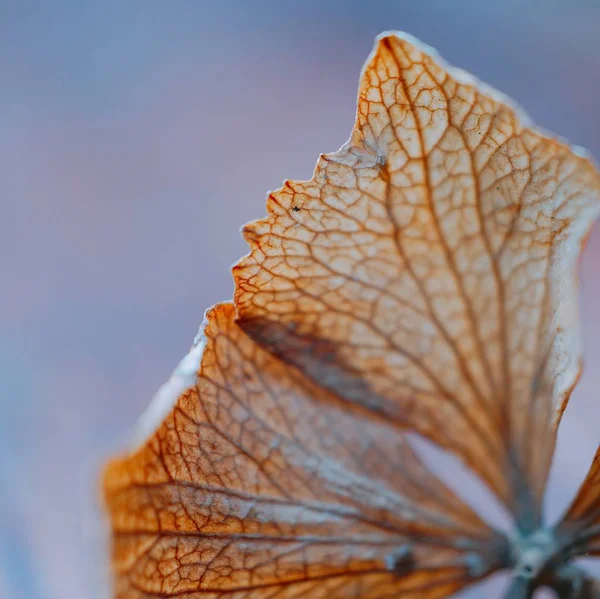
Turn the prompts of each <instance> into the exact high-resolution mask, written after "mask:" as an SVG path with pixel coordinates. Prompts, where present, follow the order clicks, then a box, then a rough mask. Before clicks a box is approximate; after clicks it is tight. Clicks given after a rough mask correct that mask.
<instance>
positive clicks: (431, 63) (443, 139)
mask: <svg viewBox="0 0 600 599" xmlns="http://www.w3.org/2000/svg"><path fill="white" fill-rule="evenodd" d="M599 198H600V179H599V176H598V173H597V172H596V171H595V170H594V168H593V167H592V166H591V164H590V163H589V162H588V160H586V159H585V158H583V157H582V156H580V155H579V154H577V153H576V152H574V151H573V150H571V149H570V148H569V147H568V146H566V145H565V144H563V143H561V142H559V141H557V140H555V139H552V138H550V137H547V136H546V135H545V134H544V133H542V132H540V131H539V130H537V129H535V128H533V127H531V126H529V125H528V123H527V122H526V119H525V118H524V117H523V115H522V114H521V113H519V112H518V110H517V109H515V108H514V107H513V106H511V105H510V103H509V102H508V101H507V100H506V99H505V98H503V97H500V96H499V94H498V93H497V92H493V91H491V90H489V89H487V88H485V87H484V86H481V85H478V84H476V83H475V82H474V81H473V79H471V78H470V77H468V76H466V75H465V74H464V73H463V72H462V71H458V70H456V69H451V68H449V67H447V66H446V65H444V64H443V63H442V62H441V61H440V60H439V59H438V58H434V57H433V56H432V55H431V52H429V50H427V49H423V47H422V46H419V45H417V44H416V43H415V42H414V41H413V40H411V39H410V38H408V37H406V36H404V35H402V34H400V35H396V34H392V35H384V36H383V37H381V38H380V39H379V41H378V43H377V46H376V48H375V50H374V52H373V54H372V56H371V57H370V59H369V61H368V62H367V64H366V66H365V69H364V71H363V75H362V79H361V84H360V90H359V100H358V114H357V119H356V124H355V126H354V129H353V131H352V135H351V137H350V140H349V141H348V142H347V143H346V144H345V145H344V146H343V147H342V148H341V149H340V150H339V151H338V152H336V153H334V154H325V155H322V156H321V158H320V159H319V162H318V163H317V167H316V169H315V173H314V176H313V178H312V179H311V180H310V181H305V182H298V181H286V182H285V183H284V186H283V187H282V188H281V189H279V190H278V191H276V192H274V193H272V194H271V195H270V196H269V199H268V202H267V208H268V212H269V214H268V217H267V218H266V219H265V220H261V221H256V222H253V223H250V224H249V225H247V226H246V227H245V228H244V234H245V237H246V239H247V240H248V242H249V244H250V247H251V253H250V255H249V256H247V257H246V258H245V259H243V260H242V261H241V262H240V263H239V264H238V265H237V266H236V267H235V269H234V276H235V279H236V285H237V288H236V293H235V301H236V306H237V308H238V311H239V316H240V324H241V325H242V326H243V327H244V329H245V330H246V331H247V332H248V333H249V334H250V335H252V336H253V337H254V338H255V339H257V340H258V341H259V342H260V343H261V344H263V345H265V346H268V347H269V348H270V349H271V351H273V352H275V353H276V354H277V355H278V356H280V357H282V358H283V359H285V360H287V361H288V362H290V363H292V364H295V365H297V366H299V367H301V368H302V369H303V370H304V371H306V372H307V373H309V375H310V376H311V377H312V378H313V379H314V380H316V381H318V382H319V383H321V384H322V385H325V386H327V387H328V388H330V389H333V390H334V391H335V392H336V393H338V394H340V395H342V396H344V397H345V398H347V399H348V400H349V401H352V402H354V403H356V404H358V405H362V406H364V407H366V408H367V409H369V410H371V411H373V412H377V413H380V414H382V415H383V416H385V417H386V418H389V419H390V420H392V421H393V422H395V423H396V424H398V425H399V426H401V427H410V428H413V429H415V430H417V431H419V432H420V433H422V434H424V435H426V436H427V437H429V438H431V439H432V440H433V441H435V442H436V443H438V444H440V445H442V446H443V447H445V448H447V449H449V450H452V451H454V452H456V453H458V454H459V455H460V456H461V457H462V458H463V459H464V461H465V462H466V463H467V464H468V465H469V466H470V467H471V468H472V469H473V470H474V471H475V472H477V473H478V474H479V475H480V476H481V477H482V478H483V479H484V480H485V481H487V483H488V484H489V485H490V486H491V488H492V489H493V490H494V491H495V492H496V493H497V495H498V496H499V497H500V499H501V500H502V501H503V502H504V503H505V504H506V505H507V506H508V507H509V508H510V509H511V510H512V512H513V513H514V514H515V515H516V516H517V518H518V520H519V522H520V523H521V525H522V526H524V527H526V528H529V529H534V528H535V527H536V526H537V525H538V524H539V522H540V516H541V498H542V495H543V491H544V488H545V483H546V479H547V475H548V469H549V465H550V462H551V458H552V455H553V451H554V445H555V436H556V429H557V426H558V423H559V420H560V416H561V414H562V412H563V410H564V408H565V406H566V402H567V400H568V398H569V395H570V392H571V389H572V388H573V386H574V385H575V382H576V380H577V378H578V376H579V371H580V341H579V329H578V326H577V289H578V285H577V278H576V273H575V271H576V268H575V266H576V261H577V258H578V256H579V254H580V251H581V247H582V243H583V241H584V238H585V236H586V234H587V232H588V230H589V228H590V226H591V223H592V220H593V218H594V217H595V216H596V214H597V213H598V206H599V202H598V200H599Z"/></svg>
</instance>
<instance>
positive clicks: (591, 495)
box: [558, 446, 600, 555]
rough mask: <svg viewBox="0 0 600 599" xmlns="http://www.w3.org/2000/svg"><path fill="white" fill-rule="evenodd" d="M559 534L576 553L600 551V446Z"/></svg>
mask: <svg viewBox="0 0 600 599" xmlns="http://www.w3.org/2000/svg"><path fill="white" fill-rule="evenodd" d="M558 534H559V537H561V538H563V539H564V541H563V542H564V543H565V544H566V545H567V546H568V547H569V549H570V550H572V551H574V553H576V554H578V555H600V446H598V450H597V451H596V455H595V456H594V460H593V461H592V465H591V466H590V470H589V472H588V475H587V477H586V479H585V480H584V481H583V484H582V485H581V488H580V489H579V493H578V494H577V496H576V497H575V499H574V500H573V503H572V504H571V507H570V508H569V509H568V511H567V513H566V514H565V516H564V518H563V520H562V522H561V523H560V524H559V525H558Z"/></svg>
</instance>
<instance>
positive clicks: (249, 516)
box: [104, 304, 502, 599]
mask: <svg viewBox="0 0 600 599" xmlns="http://www.w3.org/2000/svg"><path fill="white" fill-rule="evenodd" d="M234 317H235V309H234V307H233V305H232V304H221V305H219V306H216V307H215V308H213V309H211V310H210V311H209V312H208V313H207V316H206V324H205V329H204V333H203V334H204V337H205V338H204V339H203V340H202V341H200V342H199V344H200V345H198V346H197V347H199V348H201V347H202V346H204V347H203V350H202V358H201V364H200V368H199V371H198V378H197V384H196V385H195V386H192V387H190V388H188V389H187V390H186V391H185V392H184V393H183V394H181V396H180V397H179V398H178V400H177V402H176V404H175V406H174V407H173V408H172V410H171V411H170V412H169V414H168V415H167V417H166V419H165V420H164V422H163V423H162V424H160V426H159V428H158V430H157V431H156V432H154V433H153V434H152V435H151V437H150V438H149V439H148V440H147V441H146V442H145V443H144V444H143V445H142V446H141V447H140V448H139V449H137V450H136V451H134V452H132V453H131V454H130V455H129V456H126V457H124V458H121V459H118V460H115V461H113V462H112V463H111V464H110V465H109V466H108V468H107V470H106V472H105V477H104V480H105V501H106V504H107V507H108V509H109V512H110V516H111V521H112V527H113V565H114V570H115V572H116V597H117V598H119V599H121V598H122V599H125V598H127V599H137V598H140V599H141V598H146V597H175V596H176V597H186V598H189V599H192V598H196V597H198V598H199V597H202V598H204V597H207V598H212V597H214V598H216V597H222V596H224V595H226V596H232V597H236V598H237V597H240V598H241V597H265V598H266V597H275V596H276V597H278V598H279V597H282V598H283V597H290V598H291V597H302V596H306V595H307V594H309V593H310V597H315V598H318V597H327V598H329V599H333V598H338V597H339V598H346V597H348V598H350V597H356V596H360V597H372V598H376V597H382V598H383V597H388V596H397V595H398V594H399V593H400V592H403V593H405V594H403V595H402V596H403V597H405V596H406V597H415V598H416V597H423V596H427V597H444V596H447V595H448V594H449V593H451V592H452V591H454V590H456V589H459V588H461V587H462V586H464V585H465V584H467V583H468V582H471V581H472V580H475V579H477V578H478V577H480V576H482V575H483V574H485V573H487V572H488V571H490V570H493V569H495V567H496V566H497V559H498V558H499V555H500V554H499V553H497V551H498V550H500V549H501V548H502V544H501V541H500V539H499V538H498V537H497V536H496V535H495V534H494V533H492V531H491V530H490V529H489V528H488V527H487V526H486V525H485V524H484V523H483V522H482V521H481V520H480V519H479V518H478V517H477V516H476V515H475V514H474V513H473V512H472V511H471V510H470V509H469V508H468V507H466V506H465V505H464V504H463V503H461V502H460V501H459V500H458V499H457V498H456V497H455V496H454V495H453V494H452V493H451V492H450V491H449V490H448V489H446V488H445V487H444V486H443V485H442V484H441V483H440V482H438V481H437V480H436V479H435V478H434V477H433V476H432V475H431V474H430V473H428V472H427V471H426V470H425V468H424V467H423V465H422V464H421V463H420V462H419V460H418V458H417V457H416V456H415V454H414V453H413V452H412V451H411V449H410V447H409V446H408V445H407V444H406V443H405V442H404V440H403V439H402V436H401V434H400V433H399V432H398V430H397V429H396V428H395V427H393V426H390V425H388V424H386V423H385V422H382V421H380V420H378V419H377V418H374V417H372V416H371V415H370V414H369V413H368V412H365V411H364V410H363V409H362V408H360V407H354V406H352V405H350V406H348V405H347V404H346V402H345V401H344V400H343V399H340V398H338V397H336V396H335V395H333V394H331V393H329V392H327V391H325V390H323V389H321V388H319V387H318V386H316V385H314V384H313V383H311V382H310V381H309V380H307V379H306V377H304V376H303V375H302V373H300V372H298V371H296V370H295V369H293V368H290V367H289V366H287V365H285V364H283V363H282V362H280V361H279V360H277V359H276V358H274V357H272V356H271V355H270V354H269V353H268V352H266V351H265V350H263V349H261V348H260V347H259V346H258V345H257V344H256V343H254V342H253V341H252V340H251V339H250V338H249V337H247V336H246V335H245V334H244V333H243V332H242V331H241V329H240V328H239V327H238V326H237V325H236V324H235V323H234ZM193 353H195V351H194V350H193ZM495 552H496V553H495ZM425 593H427V594H426V595H425Z"/></svg>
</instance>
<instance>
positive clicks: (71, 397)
mask: <svg viewBox="0 0 600 599" xmlns="http://www.w3.org/2000/svg"><path fill="white" fill-rule="evenodd" d="M599 22H600V2H598V1H597V0H570V1H567V0H564V1H558V0H529V1H528V2H522V1H520V0H502V1H497V2H493V1H485V2H484V1H482V0H465V1H461V0H455V1H449V0H439V1H434V0H413V1H408V0H407V1H400V0H394V1H391V0H390V1H369V2H367V1H361V2H359V1H351V0H339V1H337V0H327V1H321V2H317V1H312V0H307V1H303V2H291V1H283V2H281V1H280V2H277V1H271V2H266V1H262V0H253V1H252V2H250V1H247V0H240V1H238V2H233V1H229V0H227V1H225V0H219V1H218V2H216V1H213V2H203V1H200V0H196V1H192V0H178V1H177V2H164V1H163V2H160V1H153V0H144V1H139V0H137V1H136V0H131V1H128V2H123V1H122V0H117V1H112V0H103V1H102V2H75V1H72V2H62V1H60V0H54V1H53V2H37V3H30V2H28V1H27V0H23V1H16V0H15V1H14V2H11V1H10V0H3V1H1V2H0V76H1V81H2V91H1V93H0V131H1V134H0V165H1V166H0V169H1V171H2V177H1V183H0V185H1V192H2V195H1V204H0V207H1V211H0V598H2V599H108V594H107V585H106V578H105V567H106V563H105V547H104V546H103V544H102V542H103V536H102V527H101V521H100V518H99V515H98V511H97V510H98V508H97V499H96V495H97V474H98V469H99V465H100V464H101V463H102V461H103V460H104V459H105V457H106V456H107V455H109V454H111V453H112V452H114V451H115V450H116V449H118V448H120V447H122V446H123V443H124V441H125V440H126V439H127V435H128V432H129V431H130V430H131V428H132V426H133V424H134V422H135V421H136V419H137V418H138V416H139V415H140V414H141V412H142V411H143V410H144V408H145V407H146V406H147V404H148V402H149V400H150V398H151V397H152V395H153V394H154V392H155V391H156V390H157V389H158V387H159V386H160V385H161V384H162V383H163V382H164V381H165V380H166V379H167V377H168V375H169V374H170V372H171V371H172V369H173V368H174V366H175V365H176V364H177V362H178V361H179V359H180V358H181V357H182V356H183V355H184V354H185V353H186V351H187V349H188V348H189V346H190V344H191V342H192V340H193V338H194V335H195V333H196V330H197V328H198V325H199V324H200V322H201V320H202V315H203V312H204V310H205V308H207V307H208V306H210V305H212V304H214V303H215V302H217V301H220V300H224V299H227V298H229V297H230V296H231V293H232V288H233V285H232V279H231V276H230V273H229V267H230V265H231V263H232V262H234V261H235V260H236V259H237V258H238V257H240V256H241V255H242V254H244V253H245V252H246V248H245V245H244V243H243V242H242V240H241V237H240V235H239V233H238V229H239V227H240V225H241V224H242V223H244V222H245V221H247V220H250V219H252V218H257V217H261V216H262V215H263V214H264V212H265V209H264V198H265V197H266V192H267V190H269V189H273V188H276V187H278V186H279V185H280V184H281V182H282V180H283V179H284V178H296V179H306V178H309V177H310V175H311V173H312V169H313V166H314V163H315V161H316V158H317V155H318V154H319V152H322V151H333V150H336V149H337V148H338V147H339V146H340V145H341V144H342V143H343V142H344V141H345V140H346V139H347V137H348V135H349V132H350V128H351V125H352V122H353V118H354V111H355V96H356V88H357V81H358V75H359V72H360V68H361V66H362V64H363V62H364V60H365V58H366V57H367V54H368V53H369V51H370V50H371V47H372V44H373V39H374V37H375V35H376V34H378V33H379V32H380V31H382V30H386V29H402V30H406V31H408V32H410V33H412V34H413V35H415V36H417V37H419V38H421V39H422V40H423V41H425V42H427V43H428V44H430V45H432V46H434V47H436V48H437V49H438V50H439V51H440V52H441V53H442V55H443V56H444V57H445V58H446V59H447V60H448V61H450V62H451V63H453V64H456V65H459V66H461V67H463V68H465V69H467V70H469V71H471V72H473V73H474V74H476V75H477V76H479V77H480V78H481V79H483V80H485V81H487V82H488V83H490V84H492V85H494V86H495V87H498V88H499V89H501V90H503V91H504V92H506V93H508V94H509V95H511V96H513V97H515V98H516V99H517V100H518V101H519V102H520V103H521V104H522V105H523V106H524V108H525V109H526V110H527V111H528V112H529V113H530V114H531V116H532V117H533V118H534V119H535V120H536V121H537V122H538V123H539V124H540V125H542V126H544V127H545V128H547V129H550V130H552V131H555V132H557V133H559V134H560V135H563V136H565V137H568V138H569V139H571V140H572V141H573V142H575V143H577V144H580V145H583V146H586V147H588V148H589V149H590V150H591V151H592V153H593V154H594V155H595V156H596V157H597V158H599V157H600V119H599V118H598V105H599V102H600V35H599V30H598V23H599ZM598 260H600V231H596V232H595V233H594V234H593V235H592V238H591V242H590V244H589V247H588V250H587V253H586V255H585V258H584V263H583V276H584V286H583V291H584V293H583V299H582V302H583V313H584V321H585V328H584V336H585V343H586V350H587V354H586V361H587V365H588V368H587V369H586V371H585V374H584V376H583V379H582V381H581V383H580V385H579V386H578V388H577V390H576V392H575V394H574V396H573V400H572V402H571V405H570V407H569V409H568V411H567V414H566V416H565V420H564V426H563V427H562V429H561V434H560V440H559V441H560V442H559V448H558V455H557V458H556V463H555V468H554V470H553V475H552V485H551V492H550V495H549V500H548V512H549V514H550V515H551V516H552V517H556V515H558V514H559V513H560V511H561V509H562V508H563V507H564V506H565V503H566V502H567V501H568V500H569V499H570V498H571V497H572V495H573V493H574V490H575V488H576V486H577V485H578V483H579V482H580V481H581V480H582V478H583V476H584V474H585V472H586V470H587V468H588V465H589V462H590V460H591V456H592V454H593V452H594V450H595V447H596V445H597V443H598V436H599V435H598V423H599V421H600V401H598V387H599V383H600V316H599V315H598V314H599V313H598V310H597V305H598V302H599V301H600V277H599V276H598V275H599V266H598ZM477 497H479V495H478V496H477ZM482 501H483V500H482ZM483 507H485V506H483ZM502 584H503V581H501V580H496V581H492V582H491V583H489V584H488V586H486V587H485V588H480V589H478V590H475V591H471V592H470V593H469V594H468V596H469V597H495V596H496V595H497V594H498V593H499V592H500V591H499V589H500V587H501V585H502ZM464 596H465V597H466V596H467V594H465V595H464Z"/></svg>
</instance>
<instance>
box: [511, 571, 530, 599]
mask: <svg viewBox="0 0 600 599" xmlns="http://www.w3.org/2000/svg"><path fill="white" fill-rule="evenodd" d="M533 591H534V588H533V585H532V583H531V580H528V579H526V578H523V577H522V576H515V577H514V578H513V579H512V582H511V583H510V586H509V587H508V591H507V592H506V594H505V595H504V599H530V598H531V597H533Z"/></svg>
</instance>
